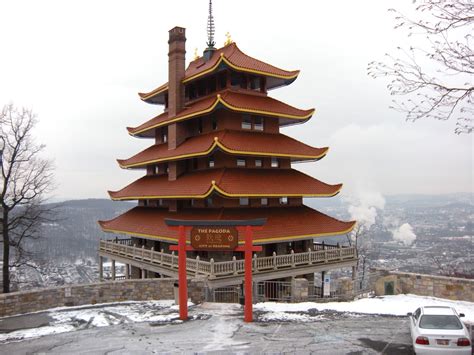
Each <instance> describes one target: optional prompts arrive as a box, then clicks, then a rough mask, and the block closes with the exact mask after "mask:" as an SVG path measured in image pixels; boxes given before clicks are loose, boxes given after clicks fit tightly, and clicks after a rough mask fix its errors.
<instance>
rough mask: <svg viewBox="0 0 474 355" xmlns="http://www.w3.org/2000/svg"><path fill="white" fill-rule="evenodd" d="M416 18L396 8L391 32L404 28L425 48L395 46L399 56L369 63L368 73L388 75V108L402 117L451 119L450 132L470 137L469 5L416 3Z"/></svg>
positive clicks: (473, 14) (473, 94) (472, 6)
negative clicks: (453, 121) (390, 102)
mask: <svg viewBox="0 0 474 355" xmlns="http://www.w3.org/2000/svg"><path fill="white" fill-rule="evenodd" d="M413 2H414V3H416V2H418V5H416V13H417V15H418V18H417V19H410V18H408V17H406V16H405V15H403V14H401V13H400V12H398V11H397V10H394V9H390V11H392V12H394V13H395V20H396V25H395V29H401V28H404V29H407V30H408V36H412V35H420V36H423V37H424V43H426V44H427V47H426V48H418V47H417V46H416V45H414V46H410V47H409V48H401V47H398V50H399V51H400V54H399V55H397V56H392V55H389V54H386V56H387V61H386V62H377V61H374V62H371V63H369V66H368V74H369V75H370V76H372V77H373V78H378V77H389V78H390V79H391V81H390V83H389V84H388V85H387V88H388V90H389V91H390V94H391V95H395V96H400V97H401V98H400V99H395V100H393V106H391V108H393V109H395V110H398V111H400V112H403V113H405V114H406V119H407V120H410V121H416V120H418V119H421V118H425V117H428V118H434V119H438V120H448V119H450V118H452V117H454V118H455V119H456V120H457V122H456V129H455V132H456V133H457V134H459V133H471V132H472V130H473V126H474V118H473V117H474V82H473V74H474V51H473V48H472V40H473V33H474V26H473V25H474V2H473V1H472V0H421V1H413Z"/></svg>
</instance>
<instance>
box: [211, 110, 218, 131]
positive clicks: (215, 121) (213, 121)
mask: <svg viewBox="0 0 474 355" xmlns="http://www.w3.org/2000/svg"><path fill="white" fill-rule="evenodd" d="M211 121H212V130H213V131H215V130H216V129H217V117H216V114H213V115H212V116H211Z"/></svg>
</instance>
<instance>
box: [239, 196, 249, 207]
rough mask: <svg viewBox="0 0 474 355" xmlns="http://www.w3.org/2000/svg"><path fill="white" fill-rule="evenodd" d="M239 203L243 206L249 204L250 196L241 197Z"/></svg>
mask: <svg viewBox="0 0 474 355" xmlns="http://www.w3.org/2000/svg"><path fill="white" fill-rule="evenodd" d="M239 204H240V205H241V206H248V205H249V198H248V197H241V198H239Z"/></svg>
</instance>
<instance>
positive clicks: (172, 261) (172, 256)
mask: <svg viewBox="0 0 474 355" xmlns="http://www.w3.org/2000/svg"><path fill="white" fill-rule="evenodd" d="M173 264H174V251H172V252H171V268H173Z"/></svg>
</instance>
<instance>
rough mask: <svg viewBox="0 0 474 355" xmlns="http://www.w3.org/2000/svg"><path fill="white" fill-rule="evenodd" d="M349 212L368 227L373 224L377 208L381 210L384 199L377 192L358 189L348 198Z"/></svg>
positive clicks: (352, 217)
mask: <svg viewBox="0 0 474 355" xmlns="http://www.w3.org/2000/svg"><path fill="white" fill-rule="evenodd" d="M348 200H349V203H350V205H349V208H348V211H349V214H350V215H351V219H353V220H356V221H357V222H358V223H359V224H360V225H362V226H363V227H364V228H366V229H369V228H370V227H372V226H373V225H374V224H375V218H376V217H377V209H381V210H383V209H384V207H385V199H384V197H383V196H382V194H380V193H379V192H368V191H360V192H358V193H357V194H356V195H354V196H351V197H349V198H348Z"/></svg>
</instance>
